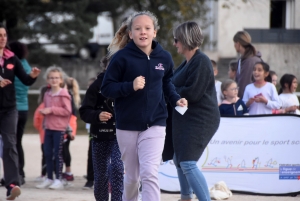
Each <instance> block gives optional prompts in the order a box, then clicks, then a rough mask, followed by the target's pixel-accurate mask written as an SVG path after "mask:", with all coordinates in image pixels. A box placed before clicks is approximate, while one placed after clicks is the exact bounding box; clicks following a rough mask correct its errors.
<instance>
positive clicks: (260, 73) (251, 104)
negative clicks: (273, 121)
mask: <svg viewBox="0 0 300 201" xmlns="http://www.w3.org/2000/svg"><path fill="white" fill-rule="evenodd" d="M211 62H212V65H213V68H214V72H217V63H216V62H215V61H213V60H211ZM237 65H238V62H237V61H236V60H232V61H231V62H230V63H229V70H228V78H229V79H228V80H225V81H224V82H223V83H221V82H220V81H217V80H216V82H215V87H216V91H217V99H218V102H219V99H220V98H221V101H220V102H219V110H220V114H221V115H223V116H226V115H229V116H242V115H263V114H297V115H299V114H300V112H299V99H298V97H297V96H296V95H295V94H294V92H295V91H296V89H297V86H298V81H297V78H296V76H294V75H292V74H284V75H283V76H282V77H281V79H280V82H279V84H280V89H279V91H278V92H277V90H276V85H277V79H278V78H277V74H276V73H275V72H274V71H271V70H270V66H269V65H268V64H267V63H265V62H263V61H261V62H257V63H256V64H255V65H254V66H253V70H252V80H253V83H250V84H248V85H247V86H246V87H245V90H244V93H243V97H238V90H239V86H238V85H237V82H236V81H235V78H236V77H235V76H236V71H237ZM216 75H217V73H215V76H216ZM220 83H221V84H220ZM218 91H221V93H222V96H218Z"/></svg>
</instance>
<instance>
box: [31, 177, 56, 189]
mask: <svg viewBox="0 0 300 201" xmlns="http://www.w3.org/2000/svg"><path fill="white" fill-rule="evenodd" d="M52 183H53V181H52V180H51V179H48V178H47V179H45V180H44V181H43V182H42V183H41V184H39V185H36V186H35V187H36V188H48V187H49V186H51V184H52Z"/></svg>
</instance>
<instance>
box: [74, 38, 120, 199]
mask: <svg viewBox="0 0 300 201" xmlns="http://www.w3.org/2000/svg"><path fill="white" fill-rule="evenodd" d="M116 35H117V34H116ZM108 62H109V57H107V56H106V57H104V58H103V59H102V60H101V65H102V66H103V67H104V68H105V69H106V67H107V64H108ZM104 74H105V71H104V72H101V73H100V74H99V75H98V76H97V79H96V80H95V81H94V82H93V83H92V84H91V86H90V87H89V88H88V90H87V92H86V94H85V97H84V100H83V102H82V106H81V107H80V109H79V112H80V117H81V119H82V120H83V121H85V122H86V123H90V124H91V128H90V132H91V136H92V147H93V148H92V157H93V166H94V177H95V178H94V181H95V186H94V196H95V199H96V201H102V200H108V198H109V182H110V184H111V200H116V201H121V200H122V194H123V174H124V166H123V162H122V160H121V152H120V148H119V146H118V141H117V139H116V126H115V114H114V101H113V100H112V99H109V98H106V97H104V96H103V95H102V93H101V92H100V88H101V84H102V80H103V77H104Z"/></svg>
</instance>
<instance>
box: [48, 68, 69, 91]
mask: <svg viewBox="0 0 300 201" xmlns="http://www.w3.org/2000/svg"><path fill="white" fill-rule="evenodd" d="M52 72H58V73H59V74H60V77H61V79H62V83H61V84H60V87H64V83H63V82H64V80H65V77H66V73H65V72H64V71H63V69H62V68H61V67H58V66H50V67H48V68H47V70H46V72H45V74H44V79H45V80H46V81H47V79H48V76H49V74H50V73H52Z"/></svg>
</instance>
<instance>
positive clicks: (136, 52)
mask: <svg viewBox="0 0 300 201" xmlns="http://www.w3.org/2000/svg"><path fill="white" fill-rule="evenodd" d="M152 49H153V51H152V52H151V54H150V55H149V56H148V55H146V54H145V53H144V52H143V51H142V50H140V49H139V48H138V47H137V46H136V45H135V43H134V42H133V41H131V42H130V43H128V44H127V45H126V46H125V48H123V49H122V50H119V51H118V52H117V53H116V54H115V55H114V57H113V58H112V60H111V61H110V64H109V66H108V68H107V71H106V73H105V76H104V80H103V83H102V87H101V93H102V95H104V96H106V97H108V98H113V99H114V100H115V115H116V128H117V129H122V130H134V131H143V130H146V129H147V128H148V127H151V126H154V125H158V126H166V118H167V116H168V113H167V109H166V103H165V99H164V96H166V97H167V98H168V100H169V103H170V104H171V105H172V106H173V107H175V106H176V102H177V101H178V100H179V99H180V96H179V95H178V94H177V93H176V91H175V88H174V85H173V84H172V82H171V78H172V76H173V66H174V64H173V61H172V57H171V55H170V53H168V52H167V51H165V50H163V48H162V47H161V46H160V45H159V44H158V43H157V42H155V41H153V42H152ZM138 76H144V77H145V81H146V84H145V87H144V88H143V89H142V90H137V91H134V89H133V81H134V79H135V78H136V77H138Z"/></svg>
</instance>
